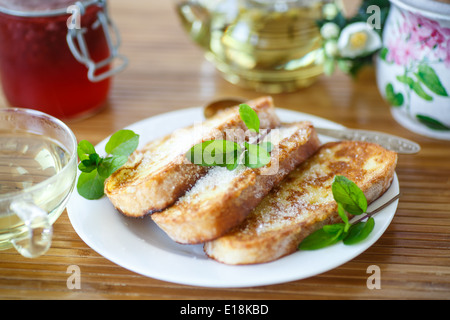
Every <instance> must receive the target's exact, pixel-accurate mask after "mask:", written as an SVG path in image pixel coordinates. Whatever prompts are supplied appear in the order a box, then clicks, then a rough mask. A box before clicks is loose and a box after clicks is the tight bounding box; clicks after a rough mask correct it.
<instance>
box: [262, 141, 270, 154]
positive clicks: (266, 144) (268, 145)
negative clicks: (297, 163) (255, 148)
mask: <svg viewBox="0 0 450 320" xmlns="http://www.w3.org/2000/svg"><path fill="white" fill-rule="evenodd" d="M259 145H260V147H261V148H263V149H265V150H266V151H267V152H272V150H273V144H272V142H270V141H264V142H261V143H260V144H259Z"/></svg>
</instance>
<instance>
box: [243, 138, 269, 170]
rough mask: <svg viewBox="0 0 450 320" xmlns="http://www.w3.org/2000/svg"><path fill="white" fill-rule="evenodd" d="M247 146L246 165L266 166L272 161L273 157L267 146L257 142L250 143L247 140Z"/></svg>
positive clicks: (251, 166)
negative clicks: (264, 146)
mask: <svg viewBox="0 0 450 320" xmlns="http://www.w3.org/2000/svg"><path fill="white" fill-rule="evenodd" d="M245 147H246V151H245V155H244V164H245V166H247V167H249V168H252V169H256V168H261V167H264V166H265V165H268V164H269V163H270V160H271V157H270V154H269V153H268V152H267V150H266V149H265V148H263V147H261V146H260V145H257V144H249V143H247V142H245Z"/></svg>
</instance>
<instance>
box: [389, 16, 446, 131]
mask: <svg viewBox="0 0 450 320" xmlns="http://www.w3.org/2000/svg"><path fill="white" fill-rule="evenodd" d="M397 17H399V18H400V19H397V20H396V21H395V22H394V24H395V25H396V28H393V29H392V31H393V33H391V34H390V35H389V37H388V38H387V40H386V41H385V46H384V47H383V48H382V50H381V52H380V58H381V59H382V60H384V61H385V62H386V63H388V64H395V65H397V66H400V67H401V68H402V70H403V72H402V73H400V74H396V80H397V81H398V82H400V83H401V84H403V86H404V88H405V90H404V93H405V94H403V93H401V92H396V91H395V89H394V86H393V84H392V83H387V84H386V87H385V97H386V99H387V100H388V101H389V103H390V104H391V105H392V106H393V107H399V108H400V107H401V108H405V110H406V112H408V113H409V112H410V103H411V95H412V94H415V95H417V96H418V97H420V98H421V99H423V100H425V101H430V102H431V101H433V100H434V99H435V97H436V96H441V97H446V98H449V88H445V86H444V84H443V82H442V81H441V79H440V78H439V76H438V73H437V72H436V70H435V65H438V64H440V65H443V66H445V68H447V69H450V28H446V27H442V26H441V25H440V24H439V22H438V21H435V20H431V19H428V18H426V17H424V16H421V15H420V14H416V13H412V12H405V11H402V12H400V14H399V15H397ZM448 103H449V105H450V98H449V101H448ZM415 117H416V119H417V120H418V121H419V122H421V123H422V124H424V125H425V126H427V127H428V128H430V129H433V130H450V127H449V126H448V125H446V124H444V123H442V122H441V121H439V120H437V119H435V118H433V117H430V116H427V115H423V114H415Z"/></svg>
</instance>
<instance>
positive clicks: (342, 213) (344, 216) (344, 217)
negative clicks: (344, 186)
mask: <svg viewBox="0 0 450 320" xmlns="http://www.w3.org/2000/svg"><path fill="white" fill-rule="evenodd" d="M338 214H339V216H340V217H341V219H342V221H344V224H345V228H344V231H345V232H347V231H348V229H349V228H350V223H349V222H348V216H347V214H346V213H345V210H344V208H343V207H342V205H341V204H340V203H338Z"/></svg>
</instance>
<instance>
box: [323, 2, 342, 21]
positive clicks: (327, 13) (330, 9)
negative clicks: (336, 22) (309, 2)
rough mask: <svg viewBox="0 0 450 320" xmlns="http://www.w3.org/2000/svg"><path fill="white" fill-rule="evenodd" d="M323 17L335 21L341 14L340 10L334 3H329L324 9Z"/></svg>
mask: <svg viewBox="0 0 450 320" xmlns="http://www.w3.org/2000/svg"><path fill="white" fill-rule="evenodd" d="M322 12H323V16H324V17H325V19H327V20H333V19H334V18H335V17H336V16H337V15H338V13H339V9H338V8H337V6H336V5H335V4H334V3H327V4H325V5H324V6H323V8H322Z"/></svg>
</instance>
